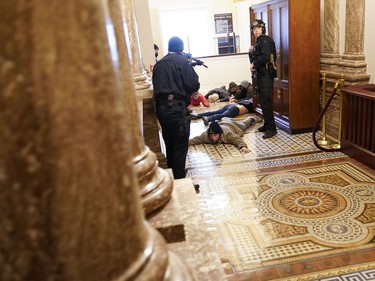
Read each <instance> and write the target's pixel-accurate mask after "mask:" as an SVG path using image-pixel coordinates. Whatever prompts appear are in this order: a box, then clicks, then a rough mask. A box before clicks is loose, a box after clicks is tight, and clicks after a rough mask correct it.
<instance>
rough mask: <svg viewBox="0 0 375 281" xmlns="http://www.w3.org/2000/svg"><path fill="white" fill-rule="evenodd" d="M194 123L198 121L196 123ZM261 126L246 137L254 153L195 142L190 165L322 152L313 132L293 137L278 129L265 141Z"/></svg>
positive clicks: (189, 156)
mask: <svg viewBox="0 0 375 281" xmlns="http://www.w3.org/2000/svg"><path fill="white" fill-rule="evenodd" d="M200 122H202V121H200ZM192 125H194V124H193V123H192ZM259 125H260V124H257V125H256V126H254V127H251V128H250V129H249V130H248V131H247V133H245V135H244V137H243V139H244V141H245V142H246V144H247V145H248V148H249V149H250V153H247V154H244V153H241V152H240V151H239V149H238V148H236V147H235V146H233V145H228V144H218V145H211V144H199V145H194V146H190V147H189V153H188V155H187V162H186V166H187V168H190V167H192V166H196V165H197V164H199V165H204V164H206V165H207V164H209V165H213V164H218V163H231V162H240V161H250V160H255V159H256V160H261V159H267V158H270V157H276V156H281V155H282V156H286V155H292V154H301V153H306V152H318V151H320V150H318V149H317V148H316V147H315V146H314V144H313V143H312V136H311V133H305V134H298V135H293V136H291V135H289V134H287V133H286V132H284V131H282V130H278V134H277V135H276V137H274V138H271V139H267V140H264V139H263V138H262V136H263V134H262V133H258V132H257V128H258V127H259ZM192 127H193V126H192ZM255 131H256V133H255Z"/></svg>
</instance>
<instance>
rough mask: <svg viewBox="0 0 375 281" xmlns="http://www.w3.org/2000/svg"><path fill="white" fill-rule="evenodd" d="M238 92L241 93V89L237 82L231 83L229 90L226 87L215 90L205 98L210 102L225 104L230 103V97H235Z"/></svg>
mask: <svg viewBox="0 0 375 281" xmlns="http://www.w3.org/2000/svg"><path fill="white" fill-rule="evenodd" d="M237 91H240V87H239V86H238V85H237V84H236V82H230V83H229V86H228V90H227V89H226V88H225V86H222V87H220V88H214V89H212V90H210V91H208V93H207V94H206V95H205V96H204V97H205V98H206V99H207V100H209V102H212V103H214V102H225V101H229V99H230V97H231V96H233V95H234V94H235V93H236V92H237Z"/></svg>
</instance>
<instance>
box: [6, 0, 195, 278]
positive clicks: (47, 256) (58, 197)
mask: <svg viewBox="0 0 375 281" xmlns="http://www.w3.org/2000/svg"><path fill="white" fill-rule="evenodd" d="M0 6H1V11H2V16H1V17H0V42H2V43H1V44H0V88H1V91H0V125H1V130H0V189H1V192H0V210H1V211H0V241H1V243H0V259H1V271H0V280H4V281H8V280H38V281H44V280H46V281H47V280H90V281H102V280H118V281H120V280H191V278H190V277H189V276H190V275H189V274H188V273H187V271H186V270H185V267H184V266H181V262H180V261H179V259H178V258H177V259H176V257H175V255H174V254H172V253H170V252H169V251H168V250H167V246H166V243H165V241H164V240H163V239H162V238H161V236H160V235H159V234H158V232H157V231H155V230H154V229H152V228H151V227H150V226H149V225H148V223H147V222H145V219H144V213H143V210H142V204H141V201H140V196H139V188H138V179H137V178H136V176H135V172H134V169H133V157H132V156H131V155H132V153H131V151H132V150H133V147H132V146H131V144H132V138H133V136H132V135H131V132H130V131H129V130H128V128H127V127H126V122H125V121H124V120H125V119H126V118H127V117H126V115H125V113H124V110H123V97H124V94H123V93H124V91H125V96H128V95H130V94H134V88H132V87H130V86H129V87H126V88H125V89H123V88H122V85H121V83H119V82H118V75H117V73H116V71H115V69H114V67H113V65H112V60H111V57H110V49H109V47H108V44H107V39H108V37H107V35H108V33H107V32H106V20H107V23H108V19H110V18H109V17H108V13H106V11H107V9H106V5H105V3H104V2H103V1H101V0H81V1H60V0H50V1H49V2H48V5H46V3H45V1H42V0H15V1H12V2H9V3H8V2H7V1H3V2H2V3H1V4H0ZM124 69H125V72H126V73H127V76H128V77H129V78H128V80H131V71H130V68H129V67H127V68H124ZM130 91H131V92H133V93H129V92H130Z"/></svg>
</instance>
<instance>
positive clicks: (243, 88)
mask: <svg viewBox="0 0 375 281" xmlns="http://www.w3.org/2000/svg"><path fill="white" fill-rule="evenodd" d="M252 97H253V84H251V83H250V82H249V81H247V80H243V81H241V83H240V85H239V86H238V89H237V90H236V92H235V93H234V94H233V95H232V96H231V97H230V99H229V101H230V102H238V101H240V100H243V99H249V98H252Z"/></svg>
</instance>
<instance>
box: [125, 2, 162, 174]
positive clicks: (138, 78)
mask: <svg viewBox="0 0 375 281" xmlns="http://www.w3.org/2000/svg"><path fill="white" fill-rule="evenodd" d="M120 1H121V6H122V11H123V15H124V20H125V21H126V23H127V26H128V35H129V36H128V38H129V42H128V43H129V46H130V49H129V56H130V58H131V59H130V61H131V68H132V73H133V81H134V85H135V89H136V96H137V99H138V100H139V105H140V106H139V107H140V109H141V113H142V126H143V130H142V131H143V137H144V140H145V142H146V144H147V146H148V147H150V148H151V150H152V151H153V152H154V153H156V155H157V159H158V161H159V163H160V165H161V166H162V167H164V168H166V167H167V161H166V159H165V155H164V154H163V153H162V151H161V142H162V140H161V139H160V135H159V125H158V121H157V118H156V115H155V112H154V107H153V99H152V96H153V89H152V81H151V78H150V77H149V76H148V74H147V72H146V70H145V68H144V63H143V61H142V51H141V47H140V43H139V34H138V24H137V18H136V12H135V5H134V1H133V0H120ZM144 12H147V13H148V11H144ZM149 29H150V36H152V34H151V26H150V28H149ZM151 48H152V49H153V46H152V45H150V49H151Z"/></svg>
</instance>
